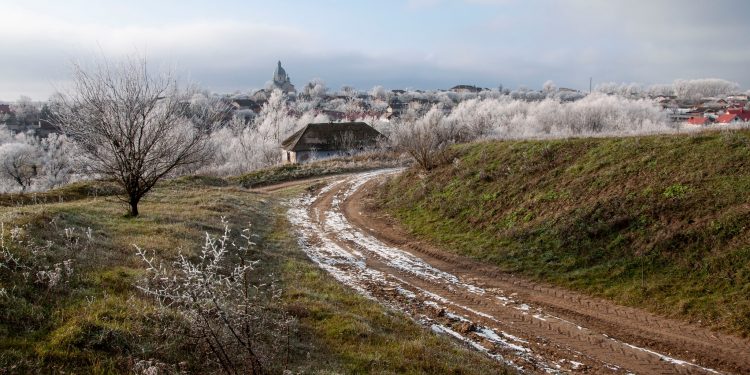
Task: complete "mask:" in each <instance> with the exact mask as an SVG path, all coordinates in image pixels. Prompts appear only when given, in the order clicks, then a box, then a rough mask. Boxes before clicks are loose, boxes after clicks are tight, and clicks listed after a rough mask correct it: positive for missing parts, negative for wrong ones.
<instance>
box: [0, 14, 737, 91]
mask: <svg viewBox="0 0 750 375" xmlns="http://www.w3.org/2000/svg"><path fill="white" fill-rule="evenodd" d="M0 12H1V13H0V14H2V21H1V22H0V33H1V35H2V37H0V51H1V52H0V100H15V99H16V98H18V96H19V95H22V94H25V95H29V96H31V97H32V98H34V99H40V100H41V99H46V98H47V97H48V96H49V95H50V94H51V93H52V92H53V91H54V87H55V85H60V84H62V82H64V81H65V79H66V78H67V77H68V75H69V70H70V69H69V67H70V62H71V61H73V60H77V61H90V60H92V59H96V58H98V57H101V56H102V55H105V56H108V57H116V56H123V55H128V54H131V55H132V54H133V53H138V54H141V55H145V56H146V57H147V59H148V60H149V62H151V63H154V64H159V65H162V66H173V67H175V68H176V70H177V71H178V72H180V74H181V75H182V76H183V77H185V78H189V79H190V80H192V81H194V82H198V83H199V84H200V85H202V86H204V87H206V88H208V89H210V90H211V91H214V92H234V91H237V90H239V91H248V90H250V89H253V88H261V87H263V86H264V84H265V83H266V82H267V81H269V80H270V79H271V76H272V73H273V70H274V67H275V64H276V61H277V60H281V61H282V63H283V65H284V67H285V69H286V71H287V73H288V74H289V75H290V76H291V79H292V83H294V84H295V85H296V86H297V87H298V88H299V87H301V86H303V85H304V84H305V83H306V82H308V81H309V80H310V79H312V78H322V79H323V80H324V81H326V83H327V84H328V86H329V87H330V88H333V89H338V88H340V87H341V85H344V84H350V85H353V86H355V87H357V88H360V89H370V88H371V87H373V86H374V85H383V86H385V87H387V88H391V89H393V88H421V89H435V88H448V87H451V86H453V85H456V84H475V85H479V86H484V87H497V86H498V84H503V85H504V86H505V87H509V88H516V87H518V86H519V85H526V86H528V87H531V88H540V87H541V85H542V84H543V83H544V81H546V80H548V79H551V80H553V81H555V82H556V83H557V85H558V86H563V87H572V88H578V89H588V81H589V77H593V78H594V82H595V83H596V82H609V81H615V82H639V83H644V84H651V83H668V82H671V81H673V80H674V79H677V78H724V79H728V80H731V81H735V82H738V83H739V84H740V85H741V86H742V87H743V88H746V89H747V88H748V87H750V73H749V69H748V68H750V38H749V37H748V35H749V34H750V33H749V32H750V22H748V21H747V19H748V18H747V17H748V15H749V14H750V1H747V0H711V1H709V0H706V1H699V0H630V1H628V0H607V1H602V0H372V1H370V0H357V1H351V0H315V1H302V0H299V1H292V0H288V1H284V0H264V1H249V0H213V1H196V0H161V1H157V0H126V1H104V0H98V1H93V0H91V1H84V0H65V1H59V0H55V1H52V0H50V1H42V0H19V1H8V0H0Z"/></svg>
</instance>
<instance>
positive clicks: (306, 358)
mask: <svg viewBox="0 0 750 375" xmlns="http://www.w3.org/2000/svg"><path fill="white" fill-rule="evenodd" d="M81 189H83V190H86V189H88V187H86V186H85V184H83V185H81V187H78V188H75V189H74V190H76V191H79V190H81ZM293 193H295V192H294V191H292V192H290V191H285V192H283V194H293ZM63 198H64V199H63V202H62V203H61V202H59V200H58V201H56V203H39V202H37V203H36V204H33V203H34V202H31V203H32V204H30V205H25V206H11V207H2V208H0V218H1V221H2V222H3V223H4V224H5V228H6V232H5V236H6V237H5V240H6V241H7V240H8V232H7V228H9V226H13V225H19V226H23V227H24V229H23V230H24V232H25V233H27V234H28V235H29V237H31V238H33V239H34V241H35V243H39V244H43V243H44V242H45V241H47V240H49V241H53V242H54V243H55V244H56V245H54V246H53V248H52V250H51V252H50V253H49V254H48V257H47V258H48V259H47V258H45V259H44V261H45V262H51V263H54V262H58V261H61V260H64V259H73V266H74V269H75V271H74V274H73V275H72V276H71V277H70V278H69V279H65V281H64V282H63V283H61V284H60V285H59V286H56V287H54V288H47V287H46V286H43V285H39V284H34V283H32V282H23V278H22V276H21V275H20V274H18V273H14V272H10V271H9V269H0V288H6V289H7V290H9V291H11V292H10V293H9V294H8V295H6V296H0V369H2V370H0V373H5V372H9V373H33V372H41V373H55V372H68V373H70V372H73V373H102V374H103V373H131V372H132V371H133V370H134V369H136V368H139V367H140V368H143V364H144V363H145V362H144V361H148V363H149V364H150V365H153V366H156V367H158V368H160V369H161V370H162V371H163V372H166V373H170V372H177V371H187V372H190V373H213V372H218V371H219V370H218V368H217V367H216V366H215V365H213V364H212V362H211V361H210V358H209V357H207V356H204V355H202V354H201V352H200V351H196V347H195V345H193V343H191V341H190V340H188V339H187V338H185V337H182V336H180V335H179V334H174V333H170V334H167V333H168V332H165V330H170V331H174V332H179V329H177V330H176V331H175V328H174V327H178V328H179V325H180V322H179V321H176V320H177V316H176V315H175V316H173V315H170V314H169V313H166V314H165V313H164V311H162V310H159V309H158V308H157V306H155V305H154V302H153V300H151V299H149V298H147V297H145V296H144V295H143V294H142V293H141V292H140V291H139V290H138V289H136V288H135V285H136V284H137V283H139V282H140V280H142V278H143V275H144V268H143V267H144V264H143V262H141V261H140V260H139V259H138V258H137V257H136V255H135V249H134V248H133V246H132V245H133V244H137V245H139V246H140V247H142V248H144V249H148V250H149V251H155V252H156V254H157V256H158V257H159V258H160V259H163V260H165V261H167V262H168V261H169V260H170V259H174V258H175V257H176V256H177V254H178V252H182V253H183V254H187V255H188V256H190V255H194V254H195V253H196V251H197V250H198V249H199V248H200V245H201V244H202V237H203V235H204V233H205V232H206V231H208V232H210V233H212V234H218V233H220V232H221V231H222V229H223V227H222V224H221V221H220V218H221V217H226V218H227V220H228V221H229V222H230V223H232V224H233V225H234V226H235V229H241V228H243V227H245V226H246V225H247V223H252V228H253V231H254V233H256V234H257V235H258V237H257V239H256V242H257V243H258V249H259V251H260V258H261V263H260V265H259V266H260V267H261V272H264V273H273V274H275V275H277V276H279V277H280V279H281V280H280V281H281V287H282V288H283V289H285V290H286V292H285V294H284V308H285V309H287V310H288V311H289V313H291V314H293V315H294V316H295V317H296V318H297V319H298V324H297V326H296V327H297V332H295V333H294V334H293V340H292V341H291V346H290V353H289V354H290V358H289V363H288V364H287V366H288V368H290V369H292V370H294V371H302V372H306V373H327V372H342V373H372V372H380V373H466V374H473V373H477V374H478V373H482V374H484V373H503V372H505V370H504V368H503V367H502V366H500V365H499V364H497V363H496V362H494V361H492V360H490V359H488V358H486V357H484V356H482V355H481V354H479V353H476V352H473V351H471V350H468V349H465V348H462V347H459V346H458V345H456V344H454V343H453V342H451V341H450V340H449V339H447V338H444V337H438V336H436V335H434V334H432V333H430V332H429V331H427V330H425V329H423V328H422V327H420V326H418V325H417V324H415V323H414V322H412V321H411V320H409V319H408V318H407V317H405V316H403V315H401V314H397V313H394V312H392V311H389V310H387V309H385V308H383V307H381V306H379V305H378V304H376V303H374V302H372V301H370V300H367V299H365V298H362V297H360V296H358V295H357V294H355V293H354V292H353V291H351V290H348V289H346V288H345V287H343V286H341V285H339V284H338V283H337V282H336V281H335V280H334V279H332V278H331V277H329V276H328V275H327V274H326V273H325V272H323V271H321V270H319V269H318V268H316V267H315V266H314V265H312V264H311V263H310V262H309V261H308V260H307V258H305V257H304V254H303V253H302V252H301V251H300V250H299V249H298V247H297V243H296V239H295V237H294V236H293V234H292V233H291V232H290V230H289V225H288V223H287V222H286V219H285V216H284V207H283V206H282V205H281V199H283V198H284V197H283V196H268V195H259V194H256V193H252V192H249V191H247V190H246V189H243V188H240V187H237V186H231V185H230V184H228V183H226V182H225V181H223V180H220V179H214V178H205V177H186V178H181V179H177V180H173V181H169V182H166V183H164V184H162V185H161V186H160V187H159V188H157V189H156V190H155V191H154V192H153V194H151V195H150V196H149V197H148V198H147V199H146V200H144V201H143V203H142V207H141V210H142V215H141V216H139V217H137V218H131V217H127V216H126V215H125V214H126V212H127V207H125V206H124V205H123V204H122V203H120V202H118V201H117V200H115V199H114V198H113V197H102V196H98V197H96V198H92V197H86V196H79V195H77V194H71V196H70V197H63ZM68 198H69V199H68ZM68 227H75V228H79V229H78V232H76V233H83V232H81V231H80V228H84V229H85V228H91V233H92V240H91V241H90V242H89V241H87V242H86V243H85V246H78V247H71V246H68V245H67V242H66V241H67V240H66V238H65V236H64V235H63V234H62V230H63V229H64V228H68ZM237 232H239V231H238V230H237V231H235V233H237ZM6 243H7V242H6ZM21 250H22V249H20V248H17V249H14V251H15V252H17V253H18V252H20V251H21ZM13 285H15V286H16V289H13V290H11V288H12V286H13ZM278 366H284V364H278ZM281 369H282V368H281V367H275V368H271V369H270V370H271V372H279V371H281Z"/></svg>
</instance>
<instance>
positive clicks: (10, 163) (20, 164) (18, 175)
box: [0, 142, 40, 192]
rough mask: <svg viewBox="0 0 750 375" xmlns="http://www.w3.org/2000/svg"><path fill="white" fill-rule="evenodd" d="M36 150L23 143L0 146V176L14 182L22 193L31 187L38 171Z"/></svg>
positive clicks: (37, 153)
mask: <svg viewBox="0 0 750 375" xmlns="http://www.w3.org/2000/svg"><path fill="white" fill-rule="evenodd" d="M39 163H40V160H39V152H38V150H37V149H36V148H35V147H34V146H32V145H30V144H28V143H23V142H10V143H4V144H2V145H0V174H2V175H3V176H4V177H6V178H9V179H11V180H12V181H14V182H15V183H16V184H17V185H18V186H19V188H20V190H21V191H22V192H24V191H26V189H28V188H29V187H30V186H31V183H32V180H33V179H34V177H36V176H37V173H38V170H39Z"/></svg>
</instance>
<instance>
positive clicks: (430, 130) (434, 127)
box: [394, 107, 462, 171]
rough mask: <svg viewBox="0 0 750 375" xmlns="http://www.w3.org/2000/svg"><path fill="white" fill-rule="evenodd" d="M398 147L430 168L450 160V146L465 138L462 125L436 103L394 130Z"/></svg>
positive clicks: (425, 168)
mask: <svg viewBox="0 0 750 375" xmlns="http://www.w3.org/2000/svg"><path fill="white" fill-rule="evenodd" d="M394 135H395V137H394V141H395V143H396V145H397V147H398V148H400V149H401V150H403V151H405V152H406V153H408V154H409V155H410V156H411V157H412V158H414V160H415V161H416V162H417V164H419V166H420V167H421V168H422V169H424V170H426V171H429V170H431V169H433V168H435V167H437V166H439V165H441V164H443V163H445V162H446V161H447V160H448V157H449V152H448V148H449V147H450V146H451V145H452V144H454V143H456V142H459V141H461V140H462V139H461V129H460V127H459V126H458V124H456V122H455V121H453V120H449V119H446V118H445V117H444V116H443V113H442V111H440V109H438V108H437V107H433V108H432V109H431V110H430V111H428V112H427V113H426V114H425V115H424V117H422V118H420V119H418V120H416V121H413V122H411V121H409V122H404V123H402V124H400V126H399V127H398V129H397V130H396V131H395V132H394Z"/></svg>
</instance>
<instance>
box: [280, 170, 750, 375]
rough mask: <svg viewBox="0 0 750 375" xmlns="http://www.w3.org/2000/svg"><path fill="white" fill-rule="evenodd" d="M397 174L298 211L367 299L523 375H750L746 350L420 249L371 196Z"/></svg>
mask: <svg viewBox="0 0 750 375" xmlns="http://www.w3.org/2000/svg"><path fill="white" fill-rule="evenodd" d="M389 173H395V171H393V170H386V171H378V172H368V173H361V174H357V175H350V176H338V177H336V178H334V179H332V180H330V181H332V182H329V184H328V185H325V186H324V187H322V188H321V189H319V190H318V191H317V192H312V193H310V194H309V195H307V196H305V197H302V198H300V199H298V200H295V201H293V202H291V204H290V210H289V218H290V221H291V222H292V223H293V224H294V225H295V226H296V227H297V229H298V231H299V233H300V243H301V244H302V246H303V249H304V250H305V251H306V252H307V254H308V256H309V257H310V258H311V259H312V260H313V261H314V262H316V263H317V264H318V265H319V266H320V267H322V268H323V269H325V270H327V271H328V272H329V273H331V274H332V275H333V276H334V277H336V278H337V279H338V280H339V281H341V282H342V283H345V284H347V285H349V286H351V287H352V288H354V289H355V290H357V291H359V292H360V293H362V294H364V295H366V296H368V297H370V298H373V299H376V300H378V301H379V302H381V303H383V304H385V305H388V306H390V307H392V308H394V309H396V310H399V311H401V312H404V313H406V314H408V315H410V316H411V317H412V318H413V319H415V320H416V321H418V322H420V323H421V324H424V325H425V326H427V327H429V328H431V329H432V330H433V331H435V332H439V333H443V334H447V335H450V336H453V337H455V338H456V339H457V340H460V341H462V342H464V343H465V344H466V345H468V346H471V347H473V348H475V349H477V350H480V351H483V352H486V353H487V355H490V356H492V357H493V358H496V359H497V360H498V361H501V362H503V363H505V364H507V365H510V366H513V367H515V368H516V369H518V370H520V371H522V372H529V373H543V372H544V373H549V372H565V373H569V372H575V373H595V374H599V373H639V374H674V373H679V374H704V373H750V341H748V340H746V339H742V338H739V337H734V336H729V335H726V334H722V333H717V332H713V331H710V330H708V329H706V328H703V327H699V326H695V325H692V324H689V323H685V322H681V321H676V320H672V319H667V318H664V317H660V316H656V315H654V314H651V313H648V312H645V311H643V310H640V309H636V308H631V307H624V306H619V305H616V304H614V303H612V302H610V301H606V300H602V299H597V298H592V297H589V296H586V295H583V294H580V293H576V292H572V291H569V290H565V289H561V288H558V287H553V286H550V285H545V284H541V283H536V282H532V281H529V280H527V279H524V278H523V277H519V276H517V275H512V274H507V273H504V272H502V271H501V270H499V269H498V268H496V267H494V266H491V265H487V264H483V263H480V262H478V261H475V260H472V259H469V258H466V257H463V256H459V255H456V254H454V253H451V252H450V251H446V250H445V249H441V248H439V247H437V246H434V245H432V244H429V243H426V242H424V241H419V240H416V239H415V238H414V237H413V236H411V235H409V233H407V232H406V231H405V230H404V229H402V228H400V227H399V226H398V225H397V224H396V223H395V221H394V220H392V219H391V218H389V217H388V216H387V215H384V214H382V213H381V212H379V211H377V210H374V209H373V207H374V205H373V202H372V201H371V198H369V194H368V192H369V191H370V190H371V189H373V187H374V186H375V185H376V184H377V183H378V180H379V179H381V178H383V177H384V176H386V175H388V174H389ZM285 185H286V186H289V185H288V184H285ZM270 190H271V189H269V190H268V191H270ZM274 190H275V189H274Z"/></svg>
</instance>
